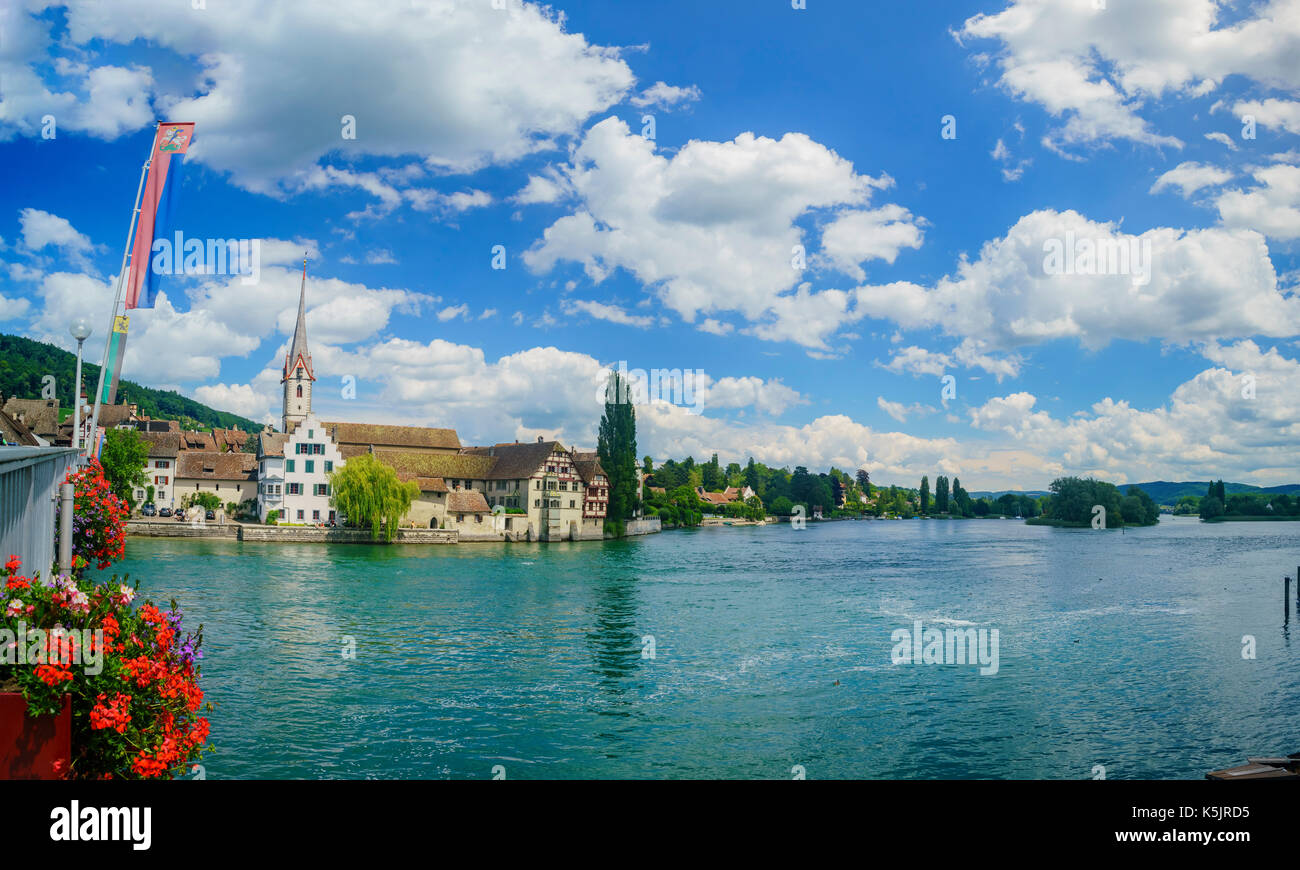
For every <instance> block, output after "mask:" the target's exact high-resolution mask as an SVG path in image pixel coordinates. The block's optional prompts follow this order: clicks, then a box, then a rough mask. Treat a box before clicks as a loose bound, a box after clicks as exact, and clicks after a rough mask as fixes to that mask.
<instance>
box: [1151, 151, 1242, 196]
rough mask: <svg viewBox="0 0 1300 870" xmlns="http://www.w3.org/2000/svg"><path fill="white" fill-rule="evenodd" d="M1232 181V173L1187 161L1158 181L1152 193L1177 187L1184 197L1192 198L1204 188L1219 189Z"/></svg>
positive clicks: (1152, 187) (1153, 186)
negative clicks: (1219, 186) (1221, 185)
mask: <svg viewBox="0 0 1300 870" xmlns="http://www.w3.org/2000/svg"><path fill="white" fill-rule="evenodd" d="M1231 179H1232V173H1231V172H1229V171H1228V170H1226V169H1220V168H1218V167H1217V166H1207V165H1205V164H1203V163H1196V162H1194V161H1190V160H1189V161H1186V162H1184V163H1179V164H1178V165H1177V166H1175V167H1174V168H1173V169H1171V170H1169V171H1168V172H1166V173H1164V174H1163V175H1161V176H1160V177H1159V178H1157V179H1156V183H1155V184H1153V185H1151V193H1159V192H1160V191H1162V190H1165V189H1166V188H1169V187H1177V188H1178V189H1179V190H1180V191H1182V194H1183V196H1184V197H1188V196H1191V195H1192V194H1194V193H1196V191H1198V190H1200V189H1201V188H1203V187H1217V186H1218V185H1220V184H1223V183H1224V182H1226V181H1229V180H1231Z"/></svg>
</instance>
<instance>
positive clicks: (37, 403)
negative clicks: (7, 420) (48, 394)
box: [4, 397, 59, 437]
mask: <svg viewBox="0 0 1300 870" xmlns="http://www.w3.org/2000/svg"><path fill="white" fill-rule="evenodd" d="M4 412H5V413H6V414H8V415H9V416H11V417H13V418H14V419H15V420H17V421H19V422H20V423H22V424H23V425H24V426H26V427H27V428H28V429H30V430H32V432H33V434H36V435H40V436H42V437H44V436H47V435H48V436H54V435H58V434H59V400H58V399H19V398H14V397H11V398H10V399H8V400H7V401H6V402H5V405H4Z"/></svg>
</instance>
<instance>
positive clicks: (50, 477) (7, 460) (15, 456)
mask: <svg viewBox="0 0 1300 870" xmlns="http://www.w3.org/2000/svg"><path fill="white" fill-rule="evenodd" d="M79 454H80V451H78V450H76V449H75V448H72V447H0V559H6V560H7V559H8V557H9V556H11V555H13V556H17V557H18V558H19V559H20V560H21V561H22V571H23V574H24V575H26V576H34V575H35V574H37V573H38V572H39V574H40V575H41V576H42V577H48V576H50V572H51V571H52V570H53V569H54V559H55V553H54V524H55V518H56V517H57V515H58V508H59V505H58V499H59V485H60V484H61V483H63V480H64V478H65V477H66V476H67V473H68V472H69V471H70V470H72V468H73V466H75V465H77V464H78V461H79V460H80V458H81V457H80V455H79ZM69 485H70V484H69Z"/></svg>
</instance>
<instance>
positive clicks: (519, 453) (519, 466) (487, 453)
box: [461, 441, 564, 480]
mask: <svg viewBox="0 0 1300 870" xmlns="http://www.w3.org/2000/svg"><path fill="white" fill-rule="evenodd" d="M556 450H560V451H563V450H564V445H563V444H561V443H560V442H559V441H525V442H524V443H522V444H516V443H509V444H493V445H492V446H491V447H466V448H464V449H463V450H461V453H463V454H465V455H467V456H481V457H485V458H490V459H493V460H495V464H494V466H493V467H492V471H491V473H490V474H488V475H487V478H486V479H487V480H522V479H523V478H526V477H532V476H533V475H534V474H536V473H537V471H538V469H540V468H542V467H543V466H544V465H546V460H547V459H548V458H549V457H550V455H551V454H552V453H554V452H555V451H556Z"/></svg>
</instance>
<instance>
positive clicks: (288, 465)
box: [284, 459, 296, 474]
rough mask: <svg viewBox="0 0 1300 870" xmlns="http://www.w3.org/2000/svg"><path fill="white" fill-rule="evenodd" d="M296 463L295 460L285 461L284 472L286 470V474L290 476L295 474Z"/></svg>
mask: <svg viewBox="0 0 1300 870" xmlns="http://www.w3.org/2000/svg"><path fill="white" fill-rule="evenodd" d="M295 461H296V460H293V459H286V460H285V461H284V470H285V472H286V473H288V474H293V463H294V462H295Z"/></svg>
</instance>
